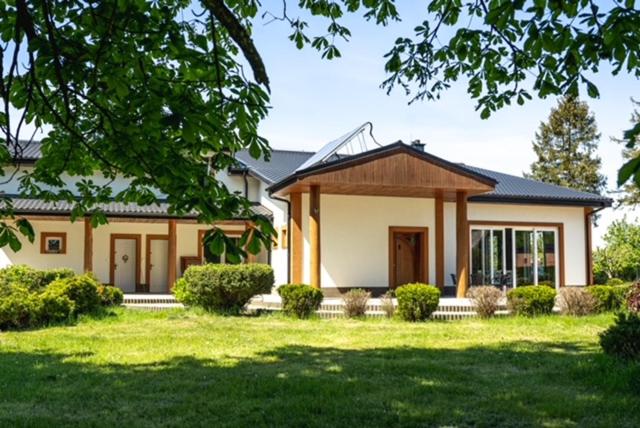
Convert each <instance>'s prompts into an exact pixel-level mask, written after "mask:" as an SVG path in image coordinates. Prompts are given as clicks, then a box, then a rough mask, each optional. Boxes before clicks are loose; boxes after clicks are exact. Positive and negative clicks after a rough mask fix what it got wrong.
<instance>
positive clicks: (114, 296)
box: [98, 285, 124, 306]
mask: <svg viewBox="0 0 640 428" xmlns="http://www.w3.org/2000/svg"><path fill="white" fill-rule="evenodd" d="M98 295H99V296H100V303H101V304H102V306H120V305H121V304H122V302H123V301H124V292H123V291H122V290H120V289H119V288H118V287H114V286H113V285H99V286H98Z"/></svg>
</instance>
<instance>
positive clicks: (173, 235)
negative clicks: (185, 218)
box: [147, 220, 178, 290]
mask: <svg viewBox="0 0 640 428" xmlns="http://www.w3.org/2000/svg"><path fill="white" fill-rule="evenodd" d="M167 229H168V230H167V235H168V236H167V239H168V240H169V245H168V247H169V248H168V251H167V286H168V288H169V290H171V289H172V288H173V284H174V283H175V282H176V279H177V278H178V275H177V273H176V271H177V269H178V230H177V229H178V228H177V224H176V221H175V220H169V222H168V224H167ZM147 282H148V281H147Z"/></svg>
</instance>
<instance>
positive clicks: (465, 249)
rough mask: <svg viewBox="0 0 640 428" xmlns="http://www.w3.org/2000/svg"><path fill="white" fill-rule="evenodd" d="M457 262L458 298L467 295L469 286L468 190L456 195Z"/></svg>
mask: <svg viewBox="0 0 640 428" xmlns="http://www.w3.org/2000/svg"><path fill="white" fill-rule="evenodd" d="M456 240H457V244H458V245H456V250H457V251H456V262H457V263H456V264H457V275H458V290H457V293H456V296H457V297H458V298H462V297H465V296H466V294H467V289H468V288H469V222H468V220H467V192H458V193H457V195H456Z"/></svg>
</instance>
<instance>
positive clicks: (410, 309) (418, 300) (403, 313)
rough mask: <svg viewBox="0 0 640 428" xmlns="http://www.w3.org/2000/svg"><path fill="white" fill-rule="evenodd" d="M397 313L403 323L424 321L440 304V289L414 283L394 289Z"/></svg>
mask: <svg viewBox="0 0 640 428" xmlns="http://www.w3.org/2000/svg"><path fill="white" fill-rule="evenodd" d="M396 297H397V298H398V310H397V313H398V315H399V316H400V318H402V319H403V320H405V321H424V320H426V319H428V318H429V317H431V314H433V312H435V310H436V309H437V308H438V304H439V303H440V289H438V288H437V287H434V286H433V285H427V284H421V283H414V284H405V285H402V286H400V287H398V288H397V289H396Z"/></svg>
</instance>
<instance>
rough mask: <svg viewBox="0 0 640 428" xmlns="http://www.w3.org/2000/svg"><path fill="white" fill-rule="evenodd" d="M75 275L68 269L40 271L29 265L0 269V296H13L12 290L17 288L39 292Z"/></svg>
mask: <svg viewBox="0 0 640 428" xmlns="http://www.w3.org/2000/svg"><path fill="white" fill-rule="evenodd" d="M74 275H75V273H74V272H73V270H71V269H68V268H59V269H49V270H38V269H35V268H32V267H31V266H27V265H13V266H7V267H5V268H2V269H0V296H6V295H8V294H11V289H12V288H13V287H16V286H18V287H26V288H27V289H28V290H29V291H31V292H39V291H42V290H44V288H45V287H46V286H47V285H49V284H50V283H51V282H53V281H55V280H56V279H60V278H70V277H72V276H74Z"/></svg>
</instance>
